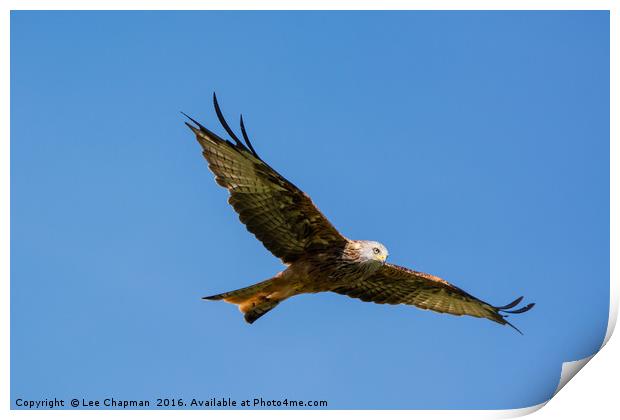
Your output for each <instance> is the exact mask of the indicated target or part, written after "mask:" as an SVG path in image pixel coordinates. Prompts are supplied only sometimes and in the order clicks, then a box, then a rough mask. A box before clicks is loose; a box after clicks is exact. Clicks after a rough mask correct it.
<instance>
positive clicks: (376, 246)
mask: <svg viewBox="0 0 620 420" xmlns="http://www.w3.org/2000/svg"><path fill="white" fill-rule="evenodd" d="M357 242H358V243H359V244H360V249H359V253H360V259H361V260H362V261H364V262H377V263H381V264H384V263H385V260H386V259H387V257H388V250H387V248H386V247H385V246H384V245H383V244H380V243H379V242H376V241H357Z"/></svg>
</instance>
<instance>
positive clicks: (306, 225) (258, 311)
mask: <svg viewBox="0 0 620 420" xmlns="http://www.w3.org/2000/svg"><path fill="white" fill-rule="evenodd" d="M213 104H214V106H215V112H216V114H217V117H218V119H219V121H220V123H221V124H222V126H223V128H224V130H226V132H227V133H228V135H229V136H230V137H231V139H232V140H226V139H224V138H222V137H220V136H218V135H217V134H215V133H214V132H213V131H211V130H209V129H208V128H206V127H204V126H203V125H202V124H200V123H199V122H198V121H196V120H194V119H193V118H191V117H189V116H188V115H187V114H185V113H183V115H185V117H187V118H188V119H189V120H190V121H191V122H192V123H193V124H194V125H192V124H190V123H188V122H185V124H186V125H187V126H188V127H189V128H190V129H191V130H192V131H193V133H194V134H195V135H196V139H197V140H198V143H199V144H200V146H202V154H203V156H204V157H205V159H206V160H207V162H208V164H209V168H210V169H211V171H213V173H214V174H215V181H216V182H217V183H218V184H219V185H221V186H222V187H224V188H226V189H227V190H228V191H229V194H230V196H229V198H228V202H229V203H230V204H231V205H232V207H233V208H234V209H235V211H236V212H237V213H238V214H239V219H240V220H241V222H242V223H243V224H245V226H246V228H247V230H248V231H250V232H251V233H253V234H254V236H256V238H257V239H258V240H259V241H261V242H262V243H263V245H264V246H265V247H266V248H267V249H268V250H269V251H271V253H272V254H273V255H275V256H276V257H278V258H280V259H281V260H282V262H283V263H284V264H285V265H286V266H287V268H286V269H285V270H283V271H281V272H280V273H278V274H276V275H275V276H273V277H272V278H270V279H267V280H265V281H262V282H260V283H256V284H254V285H251V286H248V287H244V288H242V289H238V290H233V291H230V292H226V293H221V294H218V295H213V296H207V297H204V298H203V299H207V300H223V301H225V302H228V303H232V304H235V305H237V306H238V307H239V310H240V311H241V312H242V313H243V315H244V318H245V320H246V321H247V322H248V323H250V324H251V323H253V322H254V321H256V320H257V319H258V318H260V317H262V316H263V315H265V314H266V313H267V312H269V311H270V310H272V309H273V308H275V307H276V306H278V304H280V303H281V302H282V301H284V300H286V299H288V298H290V297H292V296H295V295H299V294H302V293H318V292H334V293H339V294H341V295H346V296H349V297H352V298H357V299H361V300H362V301H364V302H374V303H386V304H391V305H396V304H401V303H402V304H405V305H413V306H416V307H418V308H421V309H429V310H432V311H436V312H442V313H448V314H452V315H458V316H460V315H469V316H473V317H478V318H486V319H489V320H491V321H494V322H496V323H498V324H502V325H509V326H511V327H512V328H514V329H515V330H517V331H518V332H519V333H521V331H520V330H519V329H518V328H516V327H515V326H514V325H512V324H511V323H510V322H508V321H507V320H506V316H507V315H506V314H520V313H523V312H526V311H529V310H530V309H532V307H533V306H534V304H533V303H529V304H527V305H525V306H523V307H521V308H519V309H514V308H515V307H516V306H517V305H519V303H521V300H522V299H523V297H519V298H517V299H516V300H514V301H513V302H511V303H509V304H507V305H504V306H493V305H491V304H489V303H486V302H484V301H482V300H480V299H478V298H476V297H474V296H472V295H470V294H469V293H467V292H465V291H464V290H462V289H460V288H458V287H456V286H454V285H453V284H450V283H448V282H447V281H445V280H443V279H441V278H439V277H437V276H433V275H431V274H426V273H421V272H418V271H414V270H410V269H408V268H404V267H400V266H398V265H394V264H390V263H388V262H386V260H387V257H388V250H387V248H386V247H385V246H384V245H383V244H381V243H379V242H376V241H360V240H352V239H348V238H345V237H344V236H343V235H342V234H341V233H340V232H339V231H338V230H337V229H336V228H335V227H334V226H333V225H332V224H331V223H330V222H329V220H327V218H326V217H325V216H324V215H323V214H322V213H321V212H320V211H319V209H318V208H317V207H316V206H315V205H314V203H313V202H312V200H311V199H310V197H309V196H308V195H307V194H305V193H304V192H303V191H302V190H300V189H299V188H297V187H296V186H295V185H293V183H291V182H290V181H288V180H287V179H285V178H284V177H283V176H282V175H280V174H279V173H278V172H276V171H275V170H274V169H273V168H272V167H271V166H269V165H268V164H267V163H266V162H265V161H263V160H262V159H261V158H260V156H259V155H258V154H257V153H256V150H255V149H254V147H253V146H252V143H251V142H250V139H249V138H248V135H247V132H246V129H245V125H244V123H243V116H241V118H240V126H241V134H242V136H243V140H244V142H242V141H241V140H239V138H238V137H237V135H235V133H234V132H233V131H232V129H231V128H230V126H229V125H228V123H227V122H226V120H225V119H224V116H223V114H222V111H221V109H220V106H219V104H218V102H217V97H216V96H215V93H214V94H213Z"/></svg>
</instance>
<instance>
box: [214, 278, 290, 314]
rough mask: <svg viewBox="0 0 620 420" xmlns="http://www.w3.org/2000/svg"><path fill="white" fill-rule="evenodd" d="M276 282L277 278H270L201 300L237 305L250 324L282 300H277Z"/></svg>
mask: <svg viewBox="0 0 620 420" xmlns="http://www.w3.org/2000/svg"><path fill="white" fill-rule="evenodd" d="M276 281H277V278H272V279H269V280H265V281H262V282H260V283H256V284H253V285H251V286H248V287H244V288H242V289H237V290H233V291H231V292H226V293H221V294H219V295H214V296H205V297H203V299H206V300H223V301H224V302H228V303H232V304H234V305H237V306H238V307H239V310H240V311H241V312H242V313H243V317H244V318H245V320H246V322H248V323H249V324H251V323H253V322H254V321H256V320H257V319H258V318H260V317H261V316H263V315H265V314H266V313H267V312H269V311H270V310H272V309H273V308H275V307H276V306H278V303H280V302H282V300H283V298H279V299H278V298H277V295H278V293H277V291H278V287H277V284H276ZM274 295H275V296H274Z"/></svg>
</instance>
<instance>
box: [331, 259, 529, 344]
mask: <svg viewBox="0 0 620 420" xmlns="http://www.w3.org/2000/svg"><path fill="white" fill-rule="evenodd" d="M332 291H333V292H336V293H339V294H342V295H346V296H349V297H352V298H357V299H361V300H363V301H364V302H375V303H384V304H391V305H397V304H405V305H413V306H416V307H418V308H421V309H428V310H431V311H435V312H441V313H448V314H451V315H457V316H460V315H469V316H473V317H477V318H486V319H489V320H491V321H494V322H497V323H498V324H502V325H506V324H507V325H510V326H511V327H512V328H514V329H515V330H517V331H518V332H519V333H520V332H521V331H519V329H517V328H516V327H515V326H514V325H512V324H511V323H509V322H508V321H507V320H506V319H505V317H506V315H504V314H505V313H523V312H526V311H529V310H530V309H531V308H532V307H533V306H534V304H533V303H530V304H528V305H525V306H524V307H522V308H520V309H516V310H512V311H508V309H510V308H513V307H514V306H516V305H517V304H519V303H520V302H521V299H522V297H520V298H519V299H517V300H515V301H514V302H511V303H510V304H508V305H505V306H493V305H490V304H488V303H486V302H484V301H482V300H480V299H478V298H476V297H474V296H472V295H470V294H469V293H467V292H465V291H464V290H462V289H460V288H458V287H456V286H454V285H453V284H450V283H448V282H447V281H445V280H443V279H441V278H439V277H437V276H433V275H431V274H426V273H421V272H418V271H414V270H410V269H408V268H405V267H400V266H397V265H394V264H385V265H384V266H383V267H382V268H380V269H379V270H378V271H377V272H375V273H374V274H372V275H371V276H370V277H369V278H366V279H364V280H362V281H360V282H358V283H354V284H352V285H346V286H340V287H338V288H336V289H334V290H332Z"/></svg>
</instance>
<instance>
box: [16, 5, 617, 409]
mask: <svg viewBox="0 0 620 420" xmlns="http://www.w3.org/2000/svg"><path fill="white" fill-rule="evenodd" d="M213 91H216V92H217V93H218V95H219V98H220V103H221V105H222V107H223V109H224V112H225V114H226V115H227V116H228V119H229V120H230V121H231V122H234V121H236V120H237V118H238V114H239V113H241V112H242V113H243V114H244V117H245V120H246V125H247V128H248V131H249V134H250V137H251V138H252V139H253V143H254V146H255V147H256V149H257V150H258V152H259V154H260V155H261V156H262V157H263V158H264V159H265V160H266V161H267V162H268V163H270V164H271V165H272V166H273V167H274V168H276V169H277V170H279V171H280V173H282V174H283V175H284V176H285V177H287V178H288V179H290V180H291V181H293V182H294V183H295V184H296V185H298V186H299V187H300V188H302V189H303V190H305V191H306V192H307V193H308V194H309V195H310V196H311V197H312V198H313V200H314V201H315V203H316V204H317V205H318V206H319V208H320V209H321V210H322V211H323V212H324V213H325V214H326V215H327V216H328V217H329V218H330V220H331V221H332V222H333V223H334V224H335V226H336V227H338V228H339V229H340V230H341V231H342V232H343V233H344V234H345V235H346V236H348V237H350V238H355V239H374V240H379V241H381V242H382V243H384V244H385V245H386V246H387V247H388V249H389V250H390V261H391V262H393V263H396V264H399V265H404V266H408V267H412V268H414V269H417V270H420V271H426V272H430V273H433V274H436V275H439V276H442V277H444V278H446V279H447V280H449V281H451V282H453V283H455V284H456V285H458V286H460V287H461V288H463V289H465V290H467V291H468V292H470V293H472V294H474V295H475V296H478V297H480V298H482V299H484V300H486V301H488V302H491V303H493V304H497V305H501V304H505V303H508V302H510V301H511V300H512V299H514V298H515V297H517V296H519V295H522V294H523V295H526V298H527V300H528V301H535V302H536V303H537V306H536V307H535V309H534V310H532V311H531V312H529V313H527V314H524V315H521V316H514V317H511V318H510V319H511V321H512V322H513V323H514V324H515V325H517V326H518V327H519V328H520V329H522V330H523V331H524V332H525V335H524V336H520V335H518V334H517V333H515V331H514V330H511V329H510V328H505V327H501V326H499V325H496V324H494V323H491V322H488V321H485V320H480V319H475V318H468V317H461V318H457V317H452V316H448V315H441V314H436V313H433V312H428V311H422V310H418V309H416V308H412V307H405V306H384V305H374V304H369V303H362V302H360V301H357V300H353V299H349V298H346V297H344V296H340V295H335V294H327V293H324V294H319V295H311V296H310V295H308V296H299V297H295V298H292V299H291V300H289V301H287V302H285V303H283V304H281V305H280V306H279V307H278V308H276V309H275V310H274V311H273V312H271V313H269V314H268V315H266V316H265V317H264V318H262V319H260V320H259V321H257V322H256V323H255V324H253V325H251V326H250V325H247V324H245V322H244V321H243V318H242V316H241V314H240V313H239V312H238V311H237V309H236V308H235V307H234V306H231V305H228V304H224V303H219V302H204V301H201V300H200V297H202V296H205V295H209V294H214V293H218V292H223V291H228V290H231V289H235V288H239V287H242V286H246V285H249V284H251V283H254V282H256V281H259V280H263V279H266V278H269V277H270V276H272V275H273V274H274V273H276V272H277V271H279V270H281V269H282V266H281V264H280V263H279V261H278V260H277V259H276V258H275V257H273V256H271V255H270V254H269V253H268V251H266V250H265V249H264V248H263V247H262V245H261V244H260V243H259V242H258V241H257V240H256V239H255V238H254V237H252V236H251V235H250V234H249V233H248V232H247V231H246V230H245V228H244V227H243V225H241V224H240V223H239V221H238V220H237V216H236V214H235V213H234V212H233V211H232V209H231V208H230V207H229V206H228V204H227V203H226V192H225V191H224V190H223V189H221V188H220V187H219V186H217V185H216V184H215V183H214V182H213V177H212V174H211V173H210V172H209V170H208V168H207V165H206V162H205V161H204V160H203V158H202V157H201V154H200V150H199V146H198V144H197V143H196V142H195V140H194V139H193V137H192V135H191V133H190V132H189V130H187V128H186V127H185V126H184V125H183V118H182V117H181V115H180V114H179V111H185V112H187V113H188V114H190V115H192V116H194V117H195V118H197V119H199V120H200V121H201V122H202V123H203V124H205V125H207V126H208V127H213V128H215V131H217V132H219V133H222V134H223V130H221V129H220V128H219V127H218V125H217V123H216V119H215V113H214V112H213V109H212V105H211V99H210V97H211V93H212V92H213ZM11 216H12V218H11V233H12V235H11V399H12V401H13V403H14V400H15V399H16V398H27V399H40V398H47V397H54V396H56V397H58V398H74V397H78V398H82V397H84V398H92V399H97V398H99V399H102V398H105V397H108V396H112V397H114V398H118V399H140V398H144V399H150V400H152V401H153V400H154V399H155V398H158V397H169V398H173V397H174V398H184V399H191V398H193V397H196V398H202V399H208V398H211V397H231V398H235V399H237V400H242V399H246V398H255V397H263V398H265V399H282V398H289V399H304V400H307V399H313V400H314V399H316V400H321V399H323V400H327V401H328V402H329V408H426V409H430V408H444V409H458V408H461V409H474V408H477V409H483V408H517V407H523V406H529V405H533V404H537V403H539V402H542V401H544V400H546V399H548V398H549V397H550V396H551V395H552V393H553V391H554V390H555V387H556V385H557V383H558V380H559V374H560V369H561V363H562V362H564V361H568V360H575V359H579V358H583V357H585V356H588V355H590V354H592V353H593V352H594V351H596V350H597V349H598V347H599V346H600V344H601V342H602V339H603V337H604V333H605V330H606V326H607V317H608V306H609V288H608V287H609V14H608V13H607V12H13V13H12V17H11Z"/></svg>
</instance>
